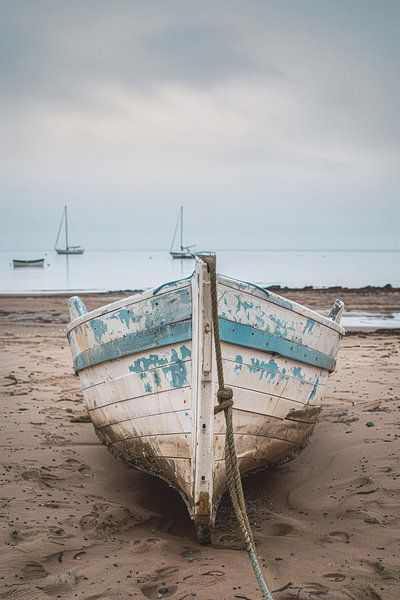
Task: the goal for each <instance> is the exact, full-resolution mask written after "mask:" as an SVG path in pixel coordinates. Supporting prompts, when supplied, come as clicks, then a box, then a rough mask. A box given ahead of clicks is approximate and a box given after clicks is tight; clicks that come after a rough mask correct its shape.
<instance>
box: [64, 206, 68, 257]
mask: <svg viewBox="0 0 400 600" xmlns="http://www.w3.org/2000/svg"><path fill="white" fill-rule="evenodd" d="M64 221H65V249H66V250H68V216H67V205H65V206H64Z"/></svg>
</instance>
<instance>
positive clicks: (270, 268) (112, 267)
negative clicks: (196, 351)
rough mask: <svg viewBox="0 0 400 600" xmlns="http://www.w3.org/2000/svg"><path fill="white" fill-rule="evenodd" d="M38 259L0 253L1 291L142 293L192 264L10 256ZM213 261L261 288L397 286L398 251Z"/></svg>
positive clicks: (100, 254) (145, 254) (243, 254)
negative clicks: (16, 262) (32, 264)
mask: <svg viewBox="0 0 400 600" xmlns="http://www.w3.org/2000/svg"><path fill="white" fill-rule="evenodd" d="M43 256H45V251H43V252H40V251H0V293H1V292H3V293H4V292H26V291H36V292H38V291H62V290H71V291H72V290H92V291H93V290H99V291H100V290H106V291H108V290H126V289H143V288H147V287H152V286H157V285H160V284H161V283H163V282H166V281H172V280H175V279H179V278H181V277H184V276H186V275H189V274H190V273H191V272H192V271H193V261H192V260H176V259H175V260H174V259H172V258H170V256H169V254H168V252H166V251H86V252H85V254H84V255H82V256H58V255H57V254H56V253H55V252H53V251H49V252H47V253H46V256H45V258H46V261H45V262H46V266H45V268H42V269H41V268H27V269H26V268H23V269H14V268H13V267H12V259H13V258H21V259H33V258H41V257H43ZM217 259H218V270H219V272H221V273H224V274H225V275H229V276H232V277H236V278H238V279H243V280H245V281H251V282H254V283H258V284H259V285H265V286H268V285H273V284H275V285H281V286H289V287H303V286H305V285H313V286H315V287H327V286H333V285H340V286H346V287H362V286H365V285H374V286H382V285H386V284H387V283H390V284H391V285H393V286H400V251H296V250H287V251H236V250H235V251H226V250H225V251H220V252H218V253H217Z"/></svg>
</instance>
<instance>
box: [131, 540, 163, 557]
mask: <svg viewBox="0 0 400 600" xmlns="http://www.w3.org/2000/svg"><path fill="white" fill-rule="evenodd" d="M159 542H161V540H160V538H146V539H141V540H135V541H134V542H133V552H134V553H135V554H144V553H145V552H148V550H150V548H152V547H153V546H155V545H156V544H158V543H159Z"/></svg>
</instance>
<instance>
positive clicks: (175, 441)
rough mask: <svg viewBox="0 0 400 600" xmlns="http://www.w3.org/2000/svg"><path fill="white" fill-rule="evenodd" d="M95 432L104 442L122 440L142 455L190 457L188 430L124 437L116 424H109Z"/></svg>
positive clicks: (115, 442)
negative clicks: (185, 431)
mask: <svg viewBox="0 0 400 600" xmlns="http://www.w3.org/2000/svg"><path fill="white" fill-rule="evenodd" d="M97 433H98V435H99V437H100V438H101V439H102V440H103V441H104V443H105V444H107V445H114V444H118V443H119V442H124V443H125V444H126V445H127V446H129V447H132V448H135V449H136V450H137V451H138V452H139V451H140V453H141V454H142V455H143V456H150V457H157V456H170V457H173V458H191V452H190V438H191V434H190V432H188V433H186V434H184V433H176V434H175V433H171V434H168V435H167V434H164V435H145V436H136V435H132V436H131V437H126V436H125V434H124V432H123V431H122V432H120V431H119V429H118V426H117V425H111V426H110V427H109V428H102V429H100V430H99V431H98V432H97Z"/></svg>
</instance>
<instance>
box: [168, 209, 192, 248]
mask: <svg viewBox="0 0 400 600" xmlns="http://www.w3.org/2000/svg"><path fill="white" fill-rule="evenodd" d="M178 228H179V231H180V246H179V248H180V249H179V250H174V249H173V248H174V245H175V240H176V235H177V233H178ZM191 248H194V245H192V246H184V245H183V206H181V208H180V211H179V216H178V220H177V222H176V226H175V231H174V235H173V237H172V242H171V247H170V249H169V253H170V255H171V256H172V258H194V253H193V252H192V251H191Z"/></svg>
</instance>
